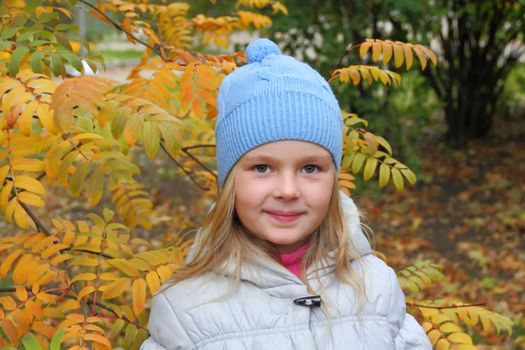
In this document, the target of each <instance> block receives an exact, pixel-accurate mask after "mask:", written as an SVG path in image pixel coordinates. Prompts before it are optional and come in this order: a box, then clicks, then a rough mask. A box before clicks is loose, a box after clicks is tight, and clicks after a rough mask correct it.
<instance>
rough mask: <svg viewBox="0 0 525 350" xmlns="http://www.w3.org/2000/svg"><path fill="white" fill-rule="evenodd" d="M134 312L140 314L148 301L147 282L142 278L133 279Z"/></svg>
mask: <svg viewBox="0 0 525 350" xmlns="http://www.w3.org/2000/svg"><path fill="white" fill-rule="evenodd" d="M132 294H133V312H134V313H135V315H138V314H140V313H141V312H142V310H144V304H145V303H146V282H145V281H144V279H142V278H137V279H136V280H135V281H133V291H132Z"/></svg>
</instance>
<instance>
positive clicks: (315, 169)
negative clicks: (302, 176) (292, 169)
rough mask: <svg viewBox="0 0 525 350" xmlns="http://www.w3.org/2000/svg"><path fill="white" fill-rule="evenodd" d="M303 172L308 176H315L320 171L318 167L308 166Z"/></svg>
mask: <svg viewBox="0 0 525 350" xmlns="http://www.w3.org/2000/svg"><path fill="white" fill-rule="evenodd" d="M303 171H304V172H305V173H307V174H313V173H316V172H318V171H319V167H318V166H317V165H313V164H308V165H305V166H304V167H303Z"/></svg>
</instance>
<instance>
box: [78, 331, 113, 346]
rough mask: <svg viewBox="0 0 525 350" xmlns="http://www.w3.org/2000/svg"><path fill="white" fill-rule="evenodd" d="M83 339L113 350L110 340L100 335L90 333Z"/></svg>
mask: <svg viewBox="0 0 525 350" xmlns="http://www.w3.org/2000/svg"><path fill="white" fill-rule="evenodd" d="M82 338H84V340H89V341H93V342H96V343H99V344H102V345H105V346H106V347H107V348H108V349H111V343H110V342H109V340H108V338H106V337H104V336H102V335H100V334H95V333H88V334H84V336H83V337H82Z"/></svg>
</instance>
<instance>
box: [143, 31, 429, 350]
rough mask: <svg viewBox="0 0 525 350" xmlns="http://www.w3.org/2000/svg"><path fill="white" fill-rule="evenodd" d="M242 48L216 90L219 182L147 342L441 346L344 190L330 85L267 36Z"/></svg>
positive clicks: (152, 347)
mask: <svg viewBox="0 0 525 350" xmlns="http://www.w3.org/2000/svg"><path fill="white" fill-rule="evenodd" d="M246 56H247V59H248V64H247V65H245V66H243V67H241V68H239V69H237V70H236V71H235V72H233V73H231V74H230V75H228V76H227V77H226V78H225V79H224V81H223V83H222V84H221V87H220V89H219V97H218V109H219V115H218V118H217V122H216V129H215V132H216V140H217V164H218V180H219V183H220V185H221V187H222V191H221V194H220V196H219V198H218V199H217V202H216V203H215V205H214V207H213V208H212V209H211V211H210V212H209V214H208V216H207V217H206V219H205V221H204V224H203V227H202V228H201V231H200V234H199V237H198V239H197V240H196V242H195V244H194V247H193V252H192V253H191V257H189V259H188V262H187V265H186V266H185V267H183V268H182V269H180V270H178V271H177V273H176V275H175V283H174V284H172V285H170V286H165V287H164V288H163V289H162V290H161V291H160V292H159V293H158V294H156V295H155V296H154V297H153V301H152V306H151V314H150V319H149V325H148V328H149V332H150V334H151V337H150V338H149V339H147V340H146V341H145V342H144V344H143V345H142V347H141V349H142V350H161V349H168V350H175V349H206V350H209V349H225V350H226V349H227V350H231V349H235V350H237V349H301V350H309V349H370V350H381V349H431V346H430V343H429V340H428V338H427V337H426V335H425V332H424V331H423V329H422V328H421V327H420V326H419V324H418V323H417V322H416V321H415V320H414V318H413V317H412V316H410V315H409V314H407V313H406V312H405V299H404V295H403V293H402V291H401V289H400V287H399V284H398V281H397V278H396V275H395V273H394V272H393V270H392V269H391V268H389V267H388V266H387V265H386V264H385V263H384V262H383V261H381V260H379V259H378V258H376V257H375V256H373V255H372V254H371V249H370V245H369V244H368V241H367V240H366V238H365V237H364V236H363V233H362V231H361V229H360V226H359V218H358V214H357V209H356V208H355V205H354V204H353V202H352V200H351V199H350V198H348V197H346V196H344V195H341V194H340V193H339V190H338V183H337V172H338V170H339V162H340V159H341V153H342V133H343V123H342V119H341V112H340V108H339V105H338V103H337V101H336V99H335V97H334V95H333V93H332V91H331V89H330V87H329V86H328V84H327V83H326V81H325V80H324V79H323V78H322V77H321V76H320V75H319V74H318V73H317V72H316V71H314V70H313V69H312V68H310V67H309V66H308V65H306V64H304V63H301V62H299V61H297V60H296V59H294V58H292V57H289V56H285V55H282V54H281V53H280V50H279V48H278V46H277V45H276V44H275V43H273V42H272V41H270V40H268V39H259V40H256V41H254V42H252V43H251V44H250V45H249V46H248V48H247V49H246Z"/></svg>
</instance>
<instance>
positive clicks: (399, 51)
mask: <svg viewBox="0 0 525 350" xmlns="http://www.w3.org/2000/svg"><path fill="white" fill-rule="evenodd" d="M404 59H405V57H404V55H403V43H398V42H396V43H394V64H395V66H396V68H399V67H401V65H402V64H403V61H404Z"/></svg>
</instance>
